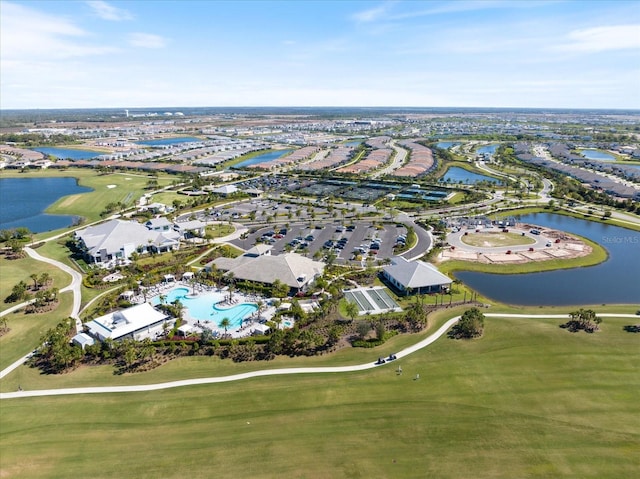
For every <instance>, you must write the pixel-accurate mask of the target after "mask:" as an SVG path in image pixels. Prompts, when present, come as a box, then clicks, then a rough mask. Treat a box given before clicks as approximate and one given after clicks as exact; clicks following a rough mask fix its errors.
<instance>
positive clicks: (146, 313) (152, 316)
mask: <svg viewBox="0 0 640 479" xmlns="http://www.w3.org/2000/svg"><path fill="white" fill-rule="evenodd" d="M174 322H175V321H174V320H173V319H171V318H170V317H169V316H167V315H166V314H165V313H163V312H162V311H158V310H157V309H155V308H154V307H153V306H151V305H150V304H149V303H142V304H138V305H136V306H132V307H130V308H127V309H123V310H120V311H114V312H111V313H109V314H105V315H104V316H100V317H99V318H96V319H94V320H93V321H89V322H88V323H86V324H85V328H86V329H87V332H88V333H89V334H90V335H91V336H93V337H94V338H96V339H98V340H100V341H104V340H105V339H107V338H109V339H112V340H114V341H118V340H122V339H126V338H133V339H135V340H141V339H144V338H152V339H153V338H154V337H155V336H156V334H157V333H159V332H160V331H162V329H163V326H164V324H165V323H168V324H169V326H170V327H171V326H172V325H173V323H174Z"/></svg>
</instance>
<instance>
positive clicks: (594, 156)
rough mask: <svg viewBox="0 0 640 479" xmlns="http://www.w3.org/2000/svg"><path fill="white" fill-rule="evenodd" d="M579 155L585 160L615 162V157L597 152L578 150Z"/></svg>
mask: <svg viewBox="0 0 640 479" xmlns="http://www.w3.org/2000/svg"><path fill="white" fill-rule="evenodd" d="M580 154H581V155H582V156H584V157H585V158H586V159H587V160H598V161H616V157H615V156H613V155H611V154H609V153H605V152H604V151H599V150H580Z"/></svg>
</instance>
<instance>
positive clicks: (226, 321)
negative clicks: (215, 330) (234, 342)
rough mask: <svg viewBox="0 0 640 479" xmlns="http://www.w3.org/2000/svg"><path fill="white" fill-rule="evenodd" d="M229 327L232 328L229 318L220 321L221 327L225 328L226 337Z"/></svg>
mask: <svg viewBox="0 0 640 479" xmlns="http://www.w3.org/2000/svg"><path fill="white" fill-rule="evenodd" d="M229 326H231V321H230V320H229V318H222V321H220V327H221V328H224V335H225V336H226V335H227V329H228V328H229Z"/></svg>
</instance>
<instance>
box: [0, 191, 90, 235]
mask: <svg viewBox="0 0 640 479" xmlns="http://www.w3.org/2000/svg"><path fill="white" fill-rule="evenodd" d="M88 191H92V189H91V188H87V187H84V186H78V182H77V180H76V179H75V178H0V204H2V207H1V208H0V229H13V228H19V227H26V228H29V230H31V231H32V232H33V233H41V232H43V231H50V230H56V229H59V228H67V227H69V226H71V225H73V223H74V221H75V220H76V219H77V217H75V216H66V215H49V214H46V213H44V210H45V209H47V208H48V207H49V206H50V205H52V204H53V203H55V202H56V201H57V200H58V199H60V198H62V197H63V196H67V195H74V194H78V193H86V192H88Z"/></svg>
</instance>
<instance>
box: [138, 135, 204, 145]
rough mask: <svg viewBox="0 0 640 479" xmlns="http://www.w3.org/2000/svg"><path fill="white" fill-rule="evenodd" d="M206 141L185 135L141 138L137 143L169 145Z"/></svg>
mask: <svg viewBox="0 0 640 479" xmlns="http://www.w3.org/2000/svg"><path fill="white" fill-rule="evenodd" d="M201 141H204V140H203V139H201V138H194V137H193V136H183V137H180V138H156V139H153V140H141V141H136V142H135V143H136V145H145V146H167V145H178V144H180V143H194V142H201Z"/></svg>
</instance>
